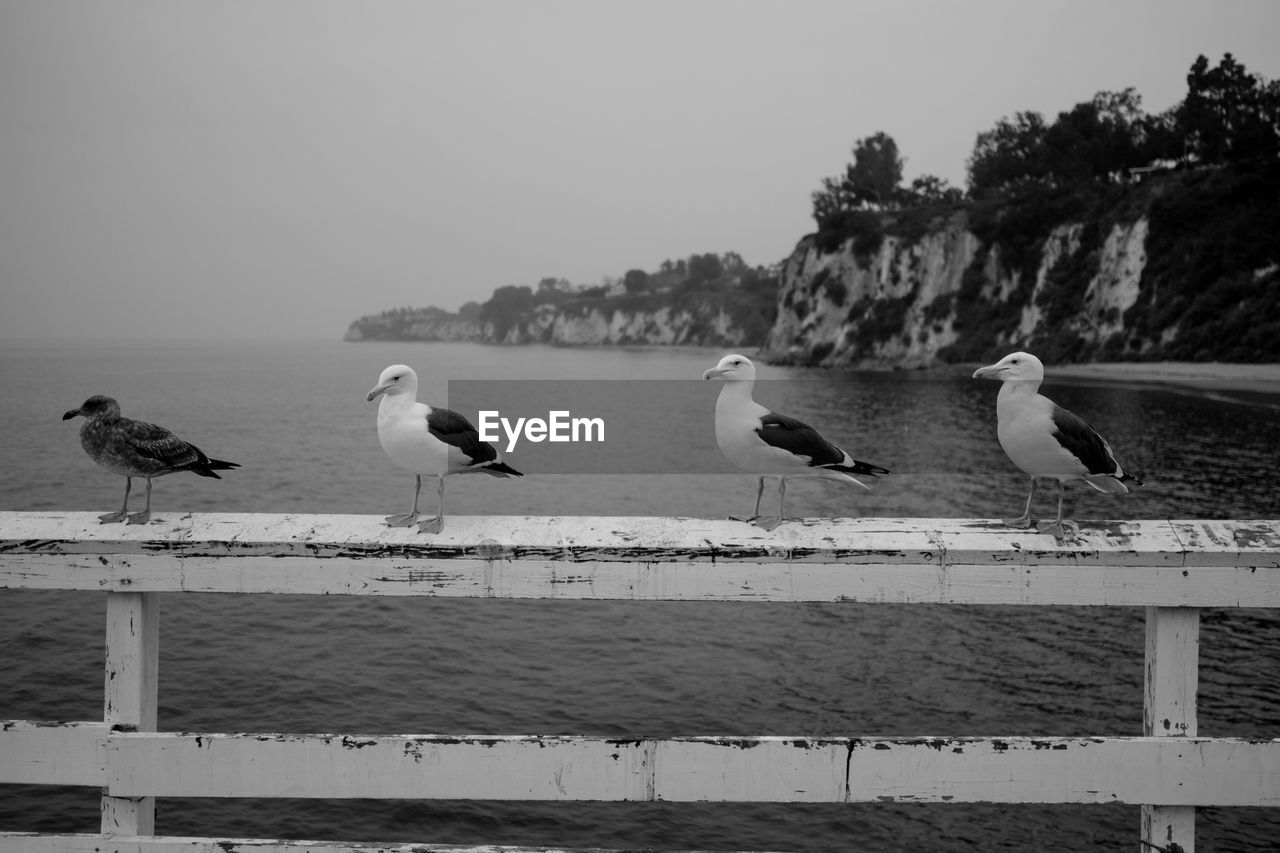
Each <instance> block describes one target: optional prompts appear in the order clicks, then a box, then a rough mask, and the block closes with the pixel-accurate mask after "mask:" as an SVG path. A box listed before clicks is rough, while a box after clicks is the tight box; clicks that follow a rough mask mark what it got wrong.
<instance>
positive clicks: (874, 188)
mask: <svg viewBox="0 0 1280 853" xmlns="http://www.w3.org/2000/svg"><path fill="white" fill-rule="evenodd" d="M901 183H902V157H901V156H900V155H899V154H898V143H896V142H894V141H893V137H892V136H890V135H889V134H887V133H885V132H884V131H879V132H878V133H876V134H874V135H872V136H868V137H866V138H865V139H859V140H858V141H857V142H856V143H855V144H854V146H853V162H852V163H850V164H848V165H847V166H845V170H844V174H843V175H841V176H839V177H835V178H823V179H822V189H821V190H818V191H817V192H815V193H814V194H813V216H814V219H816V220H818V224H819V225H821V224H822V223H823V222H824V221H826V220H827V219H829V218H830V217H832V216H835V215H838V214H842V213H845V212H847V211H850V210H857V209H860V208H877V207H887V206H889V205H891V204H893V203H895V202H896V201H897V198H898V194H899V190H898V185H899V184H901Z"/></svg>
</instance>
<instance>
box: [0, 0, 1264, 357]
mask: <svg viewBox="0 0 1280 853" xmlns="http://www.w3.org/2000/svg"><path fill="white" fill-rule="evenodd" d="M1278 39H1280V2H1275V0H1257V2H1243V0H1230V2H1223V3H1212V4H1211V3H1205V2H1203V0H1189V1H1188V2H1184V0H1178V2H1168V0H1163V1H1162V2H1124V0H1107V2H1081V0H1074V2H1053V3H1048V2H1029V0H1009V2H964V3H961V2H934V3H923V2H906V1H905V0H886V2H862V0H829V2H828V0H788V2H781V0H778V2H753V1H752V0H723V2H720V1H719V0H717V1H716V2H712V1H711V0H677V2H665V0H623V2H605V0H595V2H546V0H522V2H515V0H512V2H450V3H445V2H430V0H411V1H410V0H406V2H378V0H362V2H355V0H352V2H341V3H339V2H321V0H290V1H289V2H284V1H283V0H282V1H281V2H270V0H246V2H238V1H237V0H216V2H214V0H209V2H199V3H197V2H176V1H175V0H153V2H140V0H112V2H88V0H85V2H66V0H0V340H15V339H53V338H93V339H103V338H106V339H138V340H142V339H149V338H188V339H189V338H200V339H215V338H227V337H234V338H280V339H301V338H314V339H337V338H340V337H341V335H342V333H343V331H344V330H345V329H346V327H347V324H348V323H349V322H350V321H351V320H353V319H355V318H356V317H358V316H360V315H363V314H372V313H377V312H379V311H382V310H384V309H388V308H394V307H398V306H405V305H409V306H424V305H431V304H434V305H439V306H441V307H445V308H449V309H456V308H457V307H458V306H459V305H460V304H461V303H463V302H465V301H467V300H471V299H475V300H480V301H483V300H484V299H486V298H488V296H489V294H490V293H491V292H492V291H493V289H494V288H495V287H497V286H500V285H503V284H529V285H532V284H536V283H537V281H538V280H540V279H541V278H544V277H547V276H554V277H560V278H567V279H569V280H570V281H572V282H574V283H576V284H588V283H599V282H600V281H601V280H602V278H603V277H605V276H611V277H618V276H621V275H622V274H623V273H625V272H626V271H627V270H628V269H632V268H637V267H638V268H641V269H645V270H653V269H656V268H657V267H658V266H659V265H660V264H661V263H662V261H663V260H664V259H667V258H671V259H673V260H674V259H678V258H683V257H688V256H689V255H691V254H694V253H699V254H701V253H705V252H718V253H723V252H728V251H734V252H738V253H739V254H740V255H742V257H743V258H744V259H745V260H746V261H747V262H748V263H750V264H753V265H768V264H773V263H776V262H778V261H780V260H781V259H782V258H784V257H785V256H786V255H787V254H788V253H789V252H790V251H791V249H792V248H793V247H794V245H795V243H796V241H797V240H798V239H799V238H800V237H801V236H803V235H804V234H805V233H807V232H808V231H810V230H812V227H813V221H812V219H811V218H810V198H809V197H810V193H811V192H812V191H813V190H814V189H816V188H817V187H818V186H819V185H820V182H821V179H822V178H823V177H825V176H829V175H834V174H836V173H837V172H839V171H841V170H842V169H843V167H844V165H845V164H846V163H847V162H848V161H849V160H850V159H851V157H852V155H851V149H852V146H853V143H854V142H855V141H856V140H857V139H860V138H862V137H865V136H869V135H871V134H873V133H875V132H877V131H881V130H883V131H885V132H887V133H888V134H889V135H891V136H892V137H893V138H894V139H895V140H896V141H897V143H898V147H899V150H900V152H901V153H902V155H903V156H904V158H905V160H906V169H905V173H906V178H907V180H908V181H909V180H910V179H911V178H913V177H915V176H916V175H919V174H922V173H930V174H935V175H938V176H940V177H943V178H945V179H947V180H948V181H950V182H951V183H952V184H953V185H956V186H961V187H963V185H964V176H965V171H964V170H965V160H966V158H967V157H968V155H969V153H970V152H971V150H972V148H973V143H974V139H975V137H976V136H977V134H978V133H979V132H982V131H984V130H987V129H989V128H991V127H992V125H993V124H994V123H995V122H996V121H997V120H998V119H999V118H1000V117H1002V116H1005V115H1011V114H1012V113H1014V112H1016V111H1018V110H1038V111H1040V112H1042V113H1044V114H1045V116H1046V117H1047V118H1049V119H1050V120H1052V118H1053V117H1054V116H1056V115H1057V113H1058V112H1059V111H1062V110H1066V109H1069V108H1070V107H1071V106H1072V105H1074V104H1075V103H1077V102H1080V101H1084V100H1088V99H1090V98H1091V97H1092V96H1093V94H1094V93H1095V92H1098V91H1100V90H1108V91H1115V90H1120V89H1123V88H1125V87H1127V86H1133V87H1135V88H1136V89H1137V91H1138V92H1139V94H1141V95H1142V97H1143V104H1144V107H1145V109H1146V110H1147V112H1152V113H1154V112H1160V111H1163V110H1164V109H1166V108H1168V107H1169V106H1171V105H1172V104H1174V103H1175V102H1176V101H1178V100H1180V99H1181V97H1182V96H1183V94H1184V92H1185V85H1186V84H1185V76H1186V73H1187V69H1188V68H1189V67H1190V65H1191V63H1192V62H1193V61H1194V59H1195V57H1196V55H1197V54H1200V53H1203V54H1205V55H1206V56H1208V57H1209V58H1210V60H1211V61H1212V62H1213V63H1214V64H1216V63H1217V61H1218V60H1219V59H1220V58H1221V56H1222V54H1223V53H1224V52H1228V51H1230V52H1232V53H1233V54H1234V55H1235V56H1236V58H1237V60H1239V61H1240V62H1242V63H1243V64H1244V65H1245V66H1246V68H1247V69H1248V70H1249V71H1251V72H1254V73H1258V74H1262V75H1263V76H1265V77H1266V78H1268V79H1276V78H1277V77H1278V76H1280V49H1277V47H1276V45H1277V43H1280V42H1278Z"/></svg>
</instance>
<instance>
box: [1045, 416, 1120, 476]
mask: <svg viewBox="0 0 1280 853" xmlns="http://www.w3.org/2000/svg"><path fill="white" fill-rule="evenodd" d="M1053 427H1054V438H1056V439H1057V440H1058V443H1059V444H1061V445H1062V446H1063V447H1065V448H1066V449H1067V450H1068V451H1070V453H1071V454H1072V455H1073V456H1075V457H1076V458H1077V459H1079V460H1080V461H1081V462H1082V463H1084V466H1085V467H1086V468H1088V469H1089V473H1090V474H1115V473H1116V472H1117V471H1118V470H1119V469H1120V463H1119V462H1117V461H1116V457H1115V455H1114V454H1113V453H1112V452H1111V448H1110V447H1109V446H1108V445H1107V442H1106V440H1105V439H1103V437H1102V436H1100V435H1098V431H1097V430H1096V429H1094V428H1093V427H1091V426H1089V424H1088V423H1086V422H1085V421H1084V420H1083V419H1082V418H1080V417H1077V416H1076V415H1074V414H1072V413H1071V412H1069V411H1067V410H1066V409H1064V408H1062V407H1061V406H1059V405H1057V404H1054V407H1053Z"/></svg>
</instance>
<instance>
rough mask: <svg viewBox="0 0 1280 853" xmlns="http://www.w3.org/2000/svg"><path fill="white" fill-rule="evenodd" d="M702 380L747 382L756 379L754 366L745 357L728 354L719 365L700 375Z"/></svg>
mask: <svg viewBox="0 0 1280 853" xmlns="http://www.w3.org/2000/svg"><path fill="white" fill-rule="evenodd" d="M702 378H703V379H719V380H722V381H724V382H748V381H751V380H754V379H755V378H756V366H755V365H754V364H752V363H751V359H749V358H747V357H746V356H745V355H737V354H736V353H730V354H729V355H726V356H725V357H724V358H722V359H720V363H719V364H717V365H716V366H715V367H713V368H711V369H710V370H708V371H707V372H706V373H703V374H702Z"/></svg>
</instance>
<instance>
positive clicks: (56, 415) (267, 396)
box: [0, 342, 1280, 851]
mask: <svg viewBox="0 0 1280 853" xmlns="http://www.w3.org/2000/svg"><path fill="white" fill-rule="evenodd" d="M720 355H722V353H721V352H718V351H711V350H690V349H616V350H614V349H605V350H600V349H590V350H577V349H554V348H540V347H521V348H497V347H480V346H470V345H436V344H387V343H366V344H342V343H336V342H335V343H319V344H267V343H264V344H249V345H245V344H237V345H222V344H199V343H192V344H183V345H160V344H156V345H146V346H126V345H119V344H114V345H101V344H81V345H74V346H57V347H54V346H49V345H20V344H12V343H9V344H2V345H0V394H2V395H3V399H4V400H5V405H4V406H3V407H2V408H0V428H2V429H3V435H4V441H3V442H2V443H0V471H3V472H4V475H3V478H2V479H0V509H6V510H43V509H62V510H85V511H89V510H92V511H107V510H114V509H116V508H117V507H118V505H119V501H120V498H121V494H122V484H121V483H120V481H119V478H116V477H113V476H110V475H108V474H105V473H103V472H101V471H99V470H98V469H97V468H95V467H94V466H93V465H92V463H91V462H90V461H89V459H88V458H87V457H86V456H85V455H84V454H83V453H82V452H81V450H80V448H79V445H78V441H77V430H78V424H79V421H69V422H63V421H61V420H60V418H61V415H62V413H63V412H65V411H67V410H69V409H72V408H75V407H77V406H78V405H79V404H80V403H81V402H82V401H83V400H84V398H85V397H87V396H89V395H91V394H98V393H101V394H108V395H111V396H114V397H116V398H117V399H119V400H120V402H121V404H122V406H123V408H124V411H125V414H127V415H131V416H133V417H138V418H142V419H145V420H152V421H155V422H158V423H162V424H164V425H166V426H168V427H170V428H171V429H173V430H174V431H175V432H177V433H178V434H179V435H181V436H183V437H185V438H187V439H189V440H191V441H193V442H194V443H196V444H198V445H199V446H200V447H201V448H202V449H204V450H205V451H206V452H207V453H209V454H210V455H212V456H215V457H217V458H221V459H229V460H232V461H236V462H240V463H241V464H242V465H243V466H244V467H243V468H242V469H240V470H237V471H232V472H229V473H227V474H226V475H225V477H224V479H223V480H221V481H215V480H208V479H203V478H196V477H191V476H187V475H176V476H173V477H166V478H162V479H160V480H157V481H156V483H155V490H154V494H153V507H152V509H153V514H154V515H156V516H157V517H164V516H165V515H166V514H170V513H185V512H203V511H237V512H240V511H250V512H285V511H288V512H318V513H357V514H369V515H370V516H379V515H383V514H387V513H390V512H403V511H405V510H407V508H408V504H409V501H410V498H411V490H412V477H411V476H409V475H407V474H404V473H402V472H397V471H396V470H395V469H393V468H392V467H391V465H390V463H389V462H388V461H387V460H386V458H385V456H384V455H383V454H382V451H381V449H380V448H379V446H378V442H377V438H376V432H375V426H374V418H375V405H374V404H370V403H367V402H366V401H365V393H366V392H367V391H368V389H369V388H370V387H372V385H373V384H374V382H375V380H376V379H377V376H378V373H379V372H380V371H381V369H382V368H383V367H385V366H386V365H387V364H390V363H394V362H404V363H407V364H410V365H412V366H414V367H415V368H416V369H417V370H418V372H419V374H420V375H421V377H422V386H423V388H422V393H421V394H420V398H422V399H427V400H433V401H437V402H438V401H441V400H442V399H443V398H444V396H445V395H446V393H447V391H448V383H449V381H450V380H455V381H456V380H477V379H484V380H497V379H512V378H515V379H524V380H547V379H556V380H577V379H581V380H609V379H628V380H637V379H642V380H654V381H659V380H662V381H675V380H681V379H688V380H689V382H690V385H689V386H685V387H682V389H681V390H680V393H678V394H675V393H673V394H672V395H671V396H670V400H669V402H668V403H667V404H666V405H663V404H661V403H659V404H654V403H653V402H651V401H649V400H643V401H638V402H637V409H638V411H637V412H636V413H635V416H636V418H637V419H643V420H645V421H646V422H651V423H653V424H654V425H655V427H656V429H658V430H659V431H660V433H661V434H662V435H663V436H664V438H663V440H662V441H661V442H659V443H658V444H656V445H655V444H652V443H644V444H643V445H640V444H636V445H629V446H619V447H616V449H615V448H614V447H613V446H611V447H610V452H611V453H614V452H616V453H617V454H618V469H619V470H621V471H628V472H630V471H644V470H672V469H670V468H666V469H664V468H663V466H662V465H660V464H658V460H657V459H656V458H655V457H656V456H658V455H661V454H666V453H671V454H686V455H687V458H689V459H691V460H695V461H694V462H691V463H689V464H688V465H684V463H681V465H683V467H684V470H697V471H701V472H705V473H697V474H684V475H676V474H666V475H639V474H620V475H602V474H561V473H546V472H540V471H538V470H535V469H534V468H530V467H529V466H528V465H525V468H526V469H527V471H526V473H527V474H528V476H526V477H525V478H524V479H522V480H495V479H491V478H478V477H477V478H452V479H451V481H450V484H449V492H448V495H449V504H448V509H449V512H450V513H452V514H554V515H573V514H584V515H585V514H590V515H602V514H604V515H609V514H612V515H691V516H715V517H718V516H724V515H727V514H740V513H745V512H746V511H747V510H748V509H749V508H750V505H751V502H752V501H753V499H754V496H755V489H754V482H753V480H752V478H750V477H748V476H746V475H742V474H735V473H732V471H731V469H730V468H728V466H727V465H723V466H721V467H717V466H718V465H720V463H719V461H718V460H715V459H714V458H710V459H708V458H706V454H710V455H711V456H712V457H714V455H715V452H714V437H713V436H711V429H712V427H711V417H712V411H713V409H714V401H715V395H716V393H717V392H718V385H716V384H715V383H698V381H697V380H698V377H699V376H700V375H701V373H702V371H703V370H704V369H706V368H707V367H709V366H711V365H713V364H714V363H715V362H716V360H718V358H719V356H720ZM969 372H971V371H970V370H963V369H958V368H957V369H953V370H946V371H938V372H930V373H905V374H903V373H891V374H884V373H859V372H853V371H818V370H806V369H782V368H769V367H763V366H762V368H761V376H762V381H761V383H760V384H759V386H758V388H757V394H756V396H757V399H759V400H761V401H762V402H764V403H765V404H767V405H770V406H771V407H773V408H776V409H777V410H779V411H783V412H786V413H788V414H791V415H793V416H796V417H799V418H801V419H803V420H806V421H808V422H809V423H811V424H813V425H814V426H815V427H818V428H819V429H820V430H821V431H822V432H823V433H824V434H825V435H827V436H828V437H830V438H832V439H833V440H835V441H837V442H838V443H840V444H842V445H845V446H846V447H848V448H849V449H850V450H851V451H852V452H853V453H854V455H855V456H856V457H858V458H860V459H863V460H866V461H869V462H873V463H876V464H880V465H884V466H885V467H888V468H890V469H892V470H893V471H894V476H892V477H889V478H887V479H885V480H884V481H883V482H881V483H879V484H878V485H877V486H876V488H875V489H874V490H872V491H870V492H863V491H861V490H856V489H853V488H852V487H846V486H844V485H841V484H835V483H820V482H813V483H809V482H799V483H794V484H793V485H792V486H791V487H790V488H789V489H788V492H787V509H788V512H789V514H793V515H805V516H849V515H867V516H907V517H931V516H933V517H936V516H942V517H997V516H1001V515H1012V514H1016V513H1017V512H1019V511H1020V510H1021V507H1022V502H1023V500H1024V499H1025V494H1026V492H1025V489H1026V485H1025V481H1024V478H1023V476H1022V475H1021V474H1020V473H1019V472H1017V471H1016V470H1015V469H1013V467H1012V465H1011V463H1009V462H1008V460H1007V459H1006V458H1005V457H1004V455H1003V453H1002V451H1001V450H1000V448H999V445H998V444H997V443H996V440H995V426H994V425H995V411H994V408H995V395H996V390H997V386H996V384H995V383H990V382H979V381H972V380H970V379H968V373H969ZM1044 390H1045V393H1047V394H1048V395H1049V396H1051V397H1053V398H1054V399H1056V400H1057V401H1058V402H1060V403H1061V404H1063V405H1066V406H1067V407H1069V408H1071V409H1073V410H1074V411H1076V412H1077V413H1078V414H1080V415H1082V416H1084V417H1085V418H1086V419H1087V420H1089V421H1091V422H1092V423H1093V424H1094V425H1095V426H1097V427H1099V428H1100V429H1101V430H1102V432H1103V433H1104V434H1105V435H1106V436H1107V437H1108V439H1109V440H1110V441H1111V444H1112V445H1113V447H1115V449H1116V451H1117V453H1118V454H1119V455H1120V457H1121V459H1122V461H1123V462H1124V463H1125V464H1126V467H1131V468H1132V469H1134V470H1137V471H1138V472H1139V473H1140V474H1141V475H1142V476H1143V478H1144V480H1146V485H1145V486H1144V487H1143V488H1142V489H1139V490H1137V491H1136V492H1135V493H1134V494H1132V495H1129V496H1125V497H1121V498H1116V497H1113V496H1107V495H1099V494H1094V493H1092V492H1091V491H1088V490H1085V489H1081V488H1073V489H1071V490H1070V491H1069V495H1068V503H1067V506H1068V513H1069V514H1070V515H1071V516H1072V517H1075V518H1079V519H1102V518H1280V487H1278V486H1277V485H1276V482H1275V479H1274V477H1275V474H1274V472H1275V471H1276V470H1277V467H1278V466H1277V463H1278V462H1280V458H1278V457H1280V449H1278V448H1277V443H1276V441H1275V439H1274V436H1275V435H1277V434H1280V432H1278V431H1277V425H1278V424H1277V422H1278V421H1280V407H1278V404H1280V401H1277V400H1275V399H1273V398H1268V397H1266V396H1263V395H1250V394H1237V393H1233V392H1224V393H1206V392H1196V391H1187V390H1180V389H1173V388H1168V387H1156V386H1136V385H1120V384H1112V383H1097V382H1094V383H1067V382H1061V381H1054V380H1053V375H1052V369H1051V368H1050V377H1049V380H1048V381H1047V382H1046V385H1045V388H1044ZM464 414H467V416H468V417H472V418H474V415H475V413H474V412H464ZM521 458H522V457H521V454H520V451H519V450H517V451H516V452H513V453H512V454H509V455H508V461H509V462H511V463H512V464H513V465H515V466H516V467H518V468H519V467H521V465H522V464H524V463H522V462H521V461H520V460H521ZM695 463H696V464H695ZM677 467H680V466H677ZM138 497H140V495H139V494H138V493H137V491H136V490H135V499H136V498H138ZM775 499H776V497H775V495H774V494H773V493H772V492H771V491H770V492H767V493H766V498H765V500H766V502H768V501H771V500H775ZM433 500H434V494H433V493H431V491H430V489H429V488H428V489H424V496H423V501H424V503H423V508H424V509H430V508H431V507H432V502H433ZM770 505H771V504H770V503H766V504H765V506H766V508H767V507H769V506H770ZM1052 510H1053V506H1052V503H1051V498H1050V496H1049V495H1047V494H1042V497H1041V500H1040V501H1039V502H1038V503H1037V511H1038V514H1040V515H1044V514H1047V513H1049V512H1052ZM376 521H377V519H376V518H371V523H376ZM161 614H162V617H161V619H162V624H161V673H160V713H159V717H160V727H161V729H163V730H185V731H245V732H255V731H283V732H299V733H301V732H342V733H352V734H357V733H358V734H365V733H372V734H406V733H473V734H514V733H535V732H536V733H544V734H588V735H609V736H675V735H717V734H721V735H724V734H735V735H756V734H759V735H765V734H774V735H796V736H799V735H812V736H818V735H863V736H886V737H905V736H919V735H937V736H943V735H993V736H994V735H1046V736H1077V735H1137V734H1140V733H1141V721H1142V682H1141V676H1142V673H1141V669H1142V646H1143V617H1142V613H1141V612H1140V611H1139V610H1138V609H1128V608H1065V607H1064V608H1017V607H923V606H914V607H908V606H895V605H859V604H748V605H725V604H714V603H706V604H704V603H670V602H669V603H634V602H574V603H570V602H551V601H548V602H521V601H460V600H431V599H395V598H386V599H358V598H342V597H324V598H315V597H309V596H229V595H186V596H182V595H166V596H164V597H163V598H162V602H161ZM104 618H105V601H104V597H103V596H101V595H99V594H95V593H70V592H39V591H28V590H4V591H0V647H3V649H4V650H5V654H4V655H0V719H46V720H74V719H95V718H98V719H100V718H101V713H102V707H101V706H102V684H101V681H102V632H103V622H104ZM1278 664H1280V617H1277V615H1276V614H1275V613H1274V612H1268V611H1263V610H1248V609H1246V610H1236V611H1217V610H1208V611H1204V612H1203V614H1202V627H1201V670H1200V695H1199V731H1200V733H1201V734H1204V735H1213V736H1236V737H1275V736H1276V735H1277V733H1278V732H1277V724H1278V721H1280V665H1278ZM97 808H98V795H97V792H96V791H93V790H86V789H66V788H38V787H30V786H0V828H3V829H6V830H40V831H60V832H66V831H71V832H94V831H96V828H97V821H98V813H97ZM1276 811H1277V810H1263V809H1202V810H1200V811H1199V817H1198V839H1199V845H1200V847H1199V849H1201V850H1258V849H1275V839H1276V838H1278V837H1280V814H1276V813H1275V812H1276ZM157 831H158V832H160V833H162V834H168V835H213V836H232V837H260V838H272V837H294V838H313V839H314V838H321V839H340V840H351V841H379V842H410V841H418V842H432V843H441V844H446V843H449V844H512V845H515V844H521V845H564V846H581V847H588V846H597V847H613V848H630V849H635V848H700V849H741V850H803V851H816V850H845V849H860V850H921V849H929V850H944V851H951V850H973V849H1000V848H1003V849H1026V848H1030V847H1033V846H1034V847H1035V848H1036V849H1037V850H1051V851H1068V850H1070V851H1077V850H1081V849H1090V850H1126V851H1128V850H1132V849H1134V847H1135V846H1136V844H1137V833H1138V809H1137V807H1134V806H1106V807H1078V806H1055V807H1029V806H1025V807H1024V806H970V805H905V804H893V805H886V804H855V805H842V806H825V805H824V806H794V805H785V806H784V805H750V806H742V805H717V804H708V805H703V804H678V803H598V804H597V803H486V802H472V801H461V802H412V801H387V802H384V801H369V800H362V801H310V800H297V801H293V800H269V801H268V800H188V799H162V800H161V801H160V802H159V804H158V807H157Z"/></svg>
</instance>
